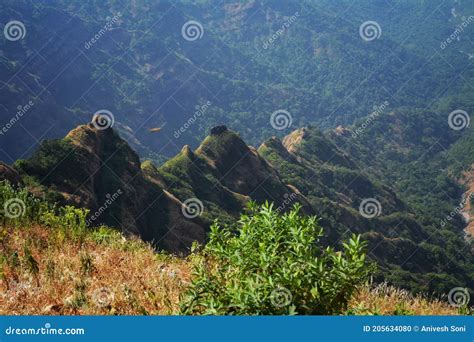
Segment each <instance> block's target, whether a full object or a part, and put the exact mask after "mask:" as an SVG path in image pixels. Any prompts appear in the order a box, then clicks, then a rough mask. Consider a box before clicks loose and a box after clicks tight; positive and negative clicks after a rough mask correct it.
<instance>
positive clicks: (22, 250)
mask: <svg viewBox="0 0 474 342" xmlns="http://www.w3.org/2000/svg"><path fill="white" fill-rule="evenodd" d="M79 240H80V239H72V238H70V237H69V236H67V231H65V230H58V229H52V228H47V227H42V226H38V225H33V226H31V227H23V228H21V229H20V228H12V227H1V226H0V315H6V314H8V315H20V314H21V315H32V314H42V315H55V314H59V315H73V314H77V315H97V314H99V315H111V314H117V315H142V314H151V315H169V314H177V313H178V310H179V303H178V302H179V297H180V295H181V294H182V293H183V292H184V291H185V289H186V284H187V283H189V281H190V278H191V275H190V273H191V272H190V263H189V260H187V259H184V258H177V257H171V256H166V255H163V254H157V253H155V252H154V251H153V249H152V248H151V247H150V246H149V245H147V244H146V243H144V242H141V241H139V240H138V239H125V238H123V237H122V236H121V235H120V234H119V233H116V232H113V231H111V230H109V229H103V230H99V231H95V232H93V233H87V234H86V235H85V237H84V239H83V241H82V242H80V241H79ZM28 255H31V257H29V256H28ZM35 265H36V266H37V267H35ZM347 313H348V314H361V315H366V314H381V315H393V314H416V315H453V314H457V312H456V310H455V309H453V308H452V307H449V305H448V304H447V303H443V302H440V301H436V300H427V299H425V298H422V297H413V296H411V295H410V294H409V293H408V292H406V291H403V290H399V289H396V288H393V287H390V286H387V285H384V284H382V285H378V286H376V287H369V286H366V287H363V288H361V289H360V290H359V292H358V293H357V294H356V295H355V296H354V297H353V298H352V300H351V301H350V303H349V308H348V312H347Z"/></svg>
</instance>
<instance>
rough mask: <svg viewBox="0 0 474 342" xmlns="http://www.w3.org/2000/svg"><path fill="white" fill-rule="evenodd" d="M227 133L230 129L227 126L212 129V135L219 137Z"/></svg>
mask: <svg viewBox="0 0 474 342" xmlns="http://www.w3.org/2000/svg"><path fill="white" fill-rule="evenodd" d="M227 131H228V129H227V126H225V125H219V126H214V127H212V128H211V135H219V134H222V133H224V132H227Z"/></svg>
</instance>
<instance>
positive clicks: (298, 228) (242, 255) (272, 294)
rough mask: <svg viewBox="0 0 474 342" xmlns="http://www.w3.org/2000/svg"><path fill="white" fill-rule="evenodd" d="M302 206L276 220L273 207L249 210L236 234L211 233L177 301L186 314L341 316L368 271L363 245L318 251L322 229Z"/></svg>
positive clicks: (356, 239) (226, 229)
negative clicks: (300, 211)
mask: <svg viewBox="0 0 474 342" xmlns="http://www.w3.org/2000/svg"><path fill="white" fill-rule="evenodd" d="M300 208H301V207H300V206H298V205H297V206H295V207H294V209H293V210H292V211H291V212H289V213H286V214H283V215H279V214H278V213H277V212H276V211H275V210H274V209H273V208H272V205H269V204H264V205H262V206H257V205H255V204H253V203H252V204H251V205H250V206H249V209H250V213H249V214H248V215H247V214H242V215H241V217H240V220H239V221H238V227H237V230H236V231H234V230H232V229H231V228H229V227H220V226H219V224H218V223H217V222H216V223H214V225H213V226H212V227H211V232H210V239H209V242H208V243H207V244H206V246H205V247H204V248H203V250H202V252H200V253H196V254H194V255H193V256H192V259H193V263H194V273H195V274H194V275H195V276H194V280H193V281H192V283H191V285H190V287H189V289H188V291H187V293H186V294H185V296H184V298H182V304H181V311H182V313H184V314H216V315H229V314H237V315H273V314H335V313H340V312H342V311H343V310H344V309H345V307H346V305H347V302H348V300H349V298H350V297H351V295H352V294H353V292H354V290H355V289H356V287H357V286H358V285H359V284H361V283H362V282H364V281H365V280H366V279H367V277H368V274H369V273H370V272H371V270H372V266H369V265H368V264H367V262H366V258H365V253H364V251H363V250H364V248H365V243H362V242H361V241H360V238H359V237H356V236H353V237H352V238H351V239H350V240H349V241H348V243H344V244H343V251H340V252H336V251H335V250H334V249H333V248H329V247H328V248H325V249H324V248H322V247H320V246H319V245H318V242H319V238H320V237H321V236H322V235H323V230H322V229H321V228H320V227H319V225H318V223H317V219H316V217H304V216H300V215H299V210H300Z"/></svg>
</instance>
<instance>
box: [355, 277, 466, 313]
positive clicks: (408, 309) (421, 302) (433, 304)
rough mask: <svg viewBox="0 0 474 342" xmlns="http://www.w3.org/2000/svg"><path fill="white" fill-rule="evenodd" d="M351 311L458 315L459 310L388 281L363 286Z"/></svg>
mask: <svg viewBox="0 0 474 342" xmlns="http://www.w3.org/2000/svg"><path fill="white" fill-rule="evenodd" d="M349 313H351V314H356V315H357V314H360V315H367V314H369V315H374V314H376V315H458V314H459V313H458V311H457V310H456V309H455V308H454V307H452V306H450V305H449V303H448V302H442V301H440V300H437V299H427V298H425V297H422V296H413V295H412V294H410V293H409V292H408V291H406V290H402V289H399V288H396V287H393V286H390V285H387V284H386V283H383V284H378V285H374V286H370V285H366V286H364V287H361V288H360V289H359V291H358V293H356V294H355V295H354V296H353V298H352V299H351V301H350V302H349Z"/></svg>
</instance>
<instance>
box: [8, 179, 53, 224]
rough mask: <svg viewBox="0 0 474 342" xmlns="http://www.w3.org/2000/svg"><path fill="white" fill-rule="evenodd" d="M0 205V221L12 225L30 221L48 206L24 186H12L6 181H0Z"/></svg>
mask: <svg viewBox="0 0 474 342" xmlns="http://www.w3.org/2000/svg"><path fill="white" fill-rule="evenodd" d="M0 205H1V207H0V223H3V224H5V223H8V224H10V225H13V226H18V225H21V224H24V223H26V222H30V221H31V220H33V219H34V218H36V217H37V215H38V213H41V212H43V211H46V210H47V208H48V205H47V203H45V202H44V201H41V200H40V199H38V198H35V197H34V196H33V195H31V194H30V193H29V192H28V191H27V190H26V189H25V188H16V187H13V186H12V185H11V184H10V183H9V182H8V181H2V182H0Z"/></svg>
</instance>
